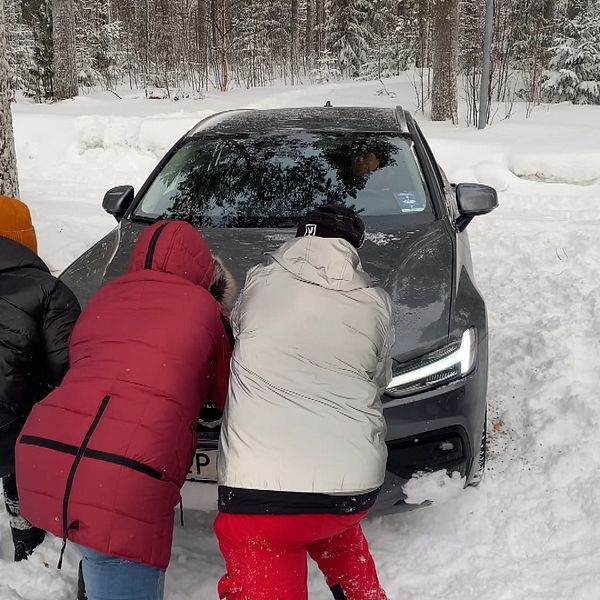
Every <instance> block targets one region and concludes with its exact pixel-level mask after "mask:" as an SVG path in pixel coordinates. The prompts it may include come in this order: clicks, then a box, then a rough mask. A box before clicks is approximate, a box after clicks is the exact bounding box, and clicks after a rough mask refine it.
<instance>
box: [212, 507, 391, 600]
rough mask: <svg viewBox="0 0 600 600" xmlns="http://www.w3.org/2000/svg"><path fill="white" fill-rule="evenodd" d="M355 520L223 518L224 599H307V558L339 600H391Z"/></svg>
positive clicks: (218, 525)
mask: <svg viewBox="0 0 600 600" xmlns="http://www.w3.org/2000/svg"><path fill="white" fill-rule="evenodd" d="M365 514H366V513H360V514H355V515H235V514H227V513H219V515H218V517H217V520H216V521H215V533H216V536H217V539H218V541H219V548H220V549H221V553H222V554H223V558H224V559H225V566H226V569H227V573H226V575H225V576H224V577H223V578H222V579H221V581H220V582H219V598H220V599H221V600H307V599H308V587H307V585H308V584H307V577H308V566H307V559H306V555H307V554H308V555H309V556H310V557H311V558H312V559H313V560H314V561H315V562H316V563H317V565H318V566H319V569H321V571H322V572H323V574H324V575H325V579H326V580H327V584H328V585H329V587H330V588H331V591H332V593H333V597H334V598H335V599H336V600H387V596H386V595H385V592H384V591H383V589H382V588H381V585H380V584H379V580H378V578H377V571H376V569H375V563H374V562H373V558H372V556H371V553H370V552H369V546H368V544H367V540H366V539H365V536H364V534H363V532H362V529H361V526H360V521H361V519H362V518H363V517H364V516H365Z"/></svg>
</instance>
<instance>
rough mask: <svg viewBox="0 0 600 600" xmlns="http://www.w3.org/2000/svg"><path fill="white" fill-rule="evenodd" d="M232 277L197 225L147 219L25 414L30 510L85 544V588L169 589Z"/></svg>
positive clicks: (221, 380) (224, 340)
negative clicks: (62, 368)
mask: <svg viewBox="0 0 600 600" xmlns="http://www.w3.org/2000/svg"><path fill="white" fill-rule="evenodd" d="M233 286H234V284H233V282H232V280H231V277H230V276H229V274H228V273H227V271H226V270H225V269H224V267H223V266H222V265H221V264H220V263H218V262H215V259H213V257H212V255H211V253H210V251H209V249H208V247H207V245H206V243H205V241H204V239H203V237H202V235H201V234H200V233H199V232H198V231H197V230H196V229H194V228H193V227H192V226H191V225H189V224H187V223H183V222H178V221H170V222H161V223H157V224H156V225H154V226H153V227H150V228H148V229H147V230H146V231H145V232H144V233H143V234H142V235H141V236H140V239H139V241H138V243H137V245H136V247H135V249H134V251H133V255H132V258H131V264H130V268H129V272H128V273H127V274H126V275H124V276H122V277H119V278H118V279H115V280H113V281H111V282H110V283H108V284H107V285H105V286H104V287H103V288H102V289H101V290H100V291H99V292H98V293H97V294H96V295H95V296H94V297H93V298H92V300H91V301H90V302H89V304H88V305H87V307H86V308H85V310H84V311H83V313H82V315H81V317H80V319H79V321H78V322H77V325H76V326H75V330H74V332H73V335H72V338H71V343H70V352H69V358H70V370H69V371H68V373H67V375H66V377H65V379H64V381H63V383H62V385H61V386H60V387H59V388H58V389H56V390H55V391H54V392H53V393H51V394H50V395H49V396H48V397H46V398H45V399H44V400H43V401H42V402H40V403H39V404H37V405H36V406H35V408H34V409H33V412H32V413H31V415H30V417H29V419H28V420H27V422H26V424H25V427H24V429H23V432H22V434H21V437H20V438H19V440H18V443H17V473H18V482H17V484H18V488H19V494H20V498H21V510H22V513H23V515H24V516H25V517H26V518H27V519H28V520H30V521H31V523H33V524H35V525H36V526H38V527H41V528H42V529H45V530H46V531H50V532H52V533H53V534H55V535H56V536H59V537H62V538H63V540H64V543H65V544H66V541H67V539H68V540H71V541H72V542H74V543H75V544H77V545H78V546H79V547H80V548H81V550H82V554H83V577H84V580H85V585H86V592H87V596H88V598H89V600H97V599H99V598H102V599H103V600H106V599H113V598H115V599H116V598H119V599H129V598H131V599H134V598H135V599H136V600H157V599H160V598H162V597H163V588H164V571H165V570H166V568H167V566H168V564H169V560H170V555H171V542H172V535H173V516H174V507H175V506H176V505H177V504H178V503H179V502H180V489H181V487H182V486H183V484H184V482H185V478H186V474H187V473H188V470H189V467H190V464H191V462H192V459H193V456H194V452H195V447H196V423H197V420H198V416H199V413H200V411H201V409H202V407H203V405H204V404H205V403H207V402H209V401H210V402H212V403H213V404H214V405H215V406H216V408H217V409H220V410H222V409H223V407H224V403H225V398H226V394H227V386H228V378H229V360H230V355H231V343H230V338H229V335H228V321H227V318H226V316H225V315H224V310H223V305H222V302H224V301H225V298H224V294H225V295H227V294H229V296H231V295H234V294H233V293H232V292H233V290H232V287H233ZM211 289H213V290H218V293H219V298H215V297H213V295H211V293H210V291H209V290H211ZM63 550H64V545H63ZM59 566H60V565H59Z"/></svg>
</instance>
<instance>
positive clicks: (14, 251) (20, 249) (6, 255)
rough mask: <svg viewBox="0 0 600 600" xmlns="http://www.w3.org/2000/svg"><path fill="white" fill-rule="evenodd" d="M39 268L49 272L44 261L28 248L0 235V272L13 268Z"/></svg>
mask: <svg viewBox="0 0 600 600" xmlns="http://www.w3.org/2000/svg"><path fill="white" fill-rule="evenodd" d="M26 268H29V269H40V270H41V271H45V272H46V273H49V272H50V271H49V270H48V267H47V266H46V265H45V264H44V261H43V260H42V259H41V258H40V257H39V256H38V255H37V254H35V253H34V252H32V251H31V250H30V249H29V248H27V247H26V246H24V245H23V244H20V243H19V242H15V241H14V240H11V239H9V238H5V237H2V236H0V273H1V272H2V271H12V270H13V269H26Z"/></svg>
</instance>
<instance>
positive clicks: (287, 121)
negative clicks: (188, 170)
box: [188, 106, 408, 136]
mask: <svg viewBox="0 0 600 600" xmlns="http://www.w3.org/2000/svg"><path fill="white" fill-rule="evenodd" d="M285 130H288V131H289V130H306V131H361V132H392V131H393V132H398V133H399V134H407V133H408V129H407V127H406V117H405V116H404V111H403V110H402V108H401V107H396V108H374V107H364V106H360V107H356V106H355V107H351V106H347V107H332V106H325V107H305V108H278V109H271V110H254V109H244V110H230V111H225V112H221V113H217V114H214V115H212V116H210V117H208V118H207V119H204V120H203V121H201V122H200V123H198V125H196V127H194V128H193V129H192V130H191V131H190V132H189V134H188V135H190V136H192V135H196V134H199V133H210V132H215V133H219V134H236V133H264V132H267V131H285Z"/></svg>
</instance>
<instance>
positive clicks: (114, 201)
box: [102, 185, 135, 221]
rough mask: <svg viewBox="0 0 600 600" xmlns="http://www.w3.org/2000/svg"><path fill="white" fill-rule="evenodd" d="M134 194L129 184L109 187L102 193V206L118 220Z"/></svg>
mask: <svg viewBox="0 0 600 600" xmlns="http://www.w3.org/2000/svg"><path fill="white" fill-rule="evenodd" d="M134 195H135V194H134V192H133V187H132V186H130V185H119V186H117V187H114V188H111V189H110V190H108V192H106V194H104V199H103V200H102V208H103V209H104V210H105V211H106V212H107V213H108V214H109V215H112V216H113V217H114V218H115V219H116V220H117V221H120V220H121V219H122V218H123V217H124V216H125V213H126V212H127V210H128V209H129V207H130V206H131V204H132V203H133V197H134Z"/></svg>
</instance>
